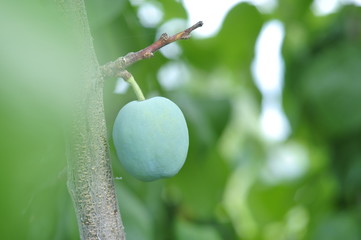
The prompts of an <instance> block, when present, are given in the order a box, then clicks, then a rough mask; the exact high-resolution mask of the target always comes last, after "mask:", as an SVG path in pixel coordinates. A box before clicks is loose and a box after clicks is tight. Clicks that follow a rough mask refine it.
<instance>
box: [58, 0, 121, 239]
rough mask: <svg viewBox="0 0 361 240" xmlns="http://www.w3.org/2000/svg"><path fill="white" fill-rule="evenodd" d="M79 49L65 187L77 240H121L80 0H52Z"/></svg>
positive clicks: (95, 69) (99, 90)
mask: <svg viewBox="0 0 361 240" xmlns="http://www.w3.org/2000/svg"><path fill="white" fill-rule="evenodd" d="M57 3H58V5H59V6H60V7H61V8H62V10H63V11H64V12H65V16H66V17H67V19H68V21H69V24H70V25H71V28H72V31H73V33H74V35H75V36H76V41H77V43H78V45H79V49H78V50H79V54H80V60H81V62H80V64H79V73H80V74H79V83H80V84H78V83H77V84H76V85H77V86H79V87H78V88H77V89H76V91H75V92H76V95H77V97H76V99H77V101H76V102H75V103H74V104H75V106H74V109H75V113H74V116H73V120H72V134H71V137H70V141H69V146H68V188H69V192H70V194H71V196H72V199H73V202H74V207H75V211H76V215H77V221H78V225H79V232H80V237H81V239H102V240H104V239H107V240H110V239H125V234H124V228H123V224H122V221H121V218H120V212H119V207H118V201H117V197H116V192H115V187H114V180H113V174H112V169H111V160H110V157H109V146H108V141H107V131H106V124H105V115H104V106H103V78H102V75H101V72H100V67H99V63H98V61H97V58H96V54H95V51H94V47H93V43H92V37H91V33H90V28H89V24H88V20H87V15H86V10H85V5H84V2H83V0H65V1H58V2H57Z"/></svg>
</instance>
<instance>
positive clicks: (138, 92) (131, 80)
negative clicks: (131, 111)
mask: <svg viewBox="0 0 361 240" xmlns="http://www.w3.org/2000/svg"><path fill="white" fill-rule="evenodd" d="M126 81H127V82H128V83H129V84H130V85H131V86H132V88H133V91H134V92H135V95H136V96H137V98H138V101H144V100H145V97H144V95H143V92H142V90H141V89H140V87H139V85H138V83H137V82H136V81H135V79H134V77H133V75H130V77H129V78H128V79H126Z"/></svg>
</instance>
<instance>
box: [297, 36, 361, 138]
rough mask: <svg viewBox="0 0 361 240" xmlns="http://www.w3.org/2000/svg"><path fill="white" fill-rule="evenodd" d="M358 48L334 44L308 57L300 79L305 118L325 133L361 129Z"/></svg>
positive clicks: (329, 134)
mask: <svg viewBox="0 0 361 240" xmlns="http://www.w3.org/2000/svg"><path fill="white" fill-rule="evenodd" d="M360 65H361V48H359V47H357V46H354V45H351V44H349V43H347V42H344V43H340V44H337V45H335V46H333V47H332V48H328V49H326V50H325V51H323V52H322V53H320V54H318V55H316V56H315V57H314V58H313V59H310V62H309V64H308V65H307V67H306V69H305V70H304V72H303V74H302V76H301V79H300V85H301V86H300V91H301V93H302V97H303V99H304V101H305V103H306V104H305V105H306V107H307V110H308V120H309V121H310V122H311V124H312V123H314V124H315V127H316V129H318V130H319V131H320V132H321V133H323V134H326V135H328V136H342V135H347V134H350V133H352V132H355V131H357V130H360V129H361V112H360V111H358V110H357V109H361V94H360V89H361V81H360V75H361V69H360V67H359V66H360Z"/></svg>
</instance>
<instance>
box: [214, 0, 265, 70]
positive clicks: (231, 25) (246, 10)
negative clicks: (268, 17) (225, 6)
mask: <svg viewBox="0 0 361 240" xmlns="http://www.w3.org/2000/svg"><path fill="white" fill-rule="evenodd" d="M262 24H263V18H262V15H261V14H260V13H259V11H258V10H257V8H256V7H255V6H253V5H250V4H248V3H240V4H238V5H236V6H235V7H233V8H232V9H231V11H230V12H229V13H228V14H227V16H226V19H225V20H224V23H223V25H222V29H221V31H220V32H219V33H218V35H217V36H216V38H215V42H216V43H215V46H214V48H213V50H217V51H218V52H219V55H220V59H217V60H218V61H219V63H221V64H224V65H226V66H228V67H230V68H231V69H235V68H237V69H239V68H242V67H244V68H249V65H250V63H251V61H252V60H253V57H254V47H255V43H256V40H257V37H258V34H259V32H260V30H261V28H262Z"/></svg>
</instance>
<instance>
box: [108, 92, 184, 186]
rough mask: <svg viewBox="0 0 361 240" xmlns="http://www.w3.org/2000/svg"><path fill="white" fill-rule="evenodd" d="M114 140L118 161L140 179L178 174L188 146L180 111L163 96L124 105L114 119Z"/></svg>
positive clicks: (151, 179)
mask: <svg viewBox="0 0 361 240" xmlns="http://www.w3.org/2000/svg"><path fill="white" fill-rule="evenodd" d="M113 139H114V145H115V149H116V152H117V155H118V158H119V160H120V162H121V164H122V165H123V166H124V168H125V169H126V170H127V171H128V172H129V173H130V174H131V175H133V176H134V177H136V178H138V179H140V180H143V181H153V180H157V179H159V178H168V177H172V176H174V175H175V174H177V173H178V171H179V170H180V169H181V168H182V166H183V164H184V162H185V160H186V157H187V152H188V145H189V137H188V128H187V123H186V121H185V118H184V116H183V113H182V111H181V110H180V109H179V107H178V106H177V105H176V104H175V103H173V102H172V101H170V100H169V99H167V98H164V97H154V98H150V99H147V100H143V101H132V102H130V103H128V104H126V105H125V106H124V107H123V108H122V109H121V110H120V111H119V113H118V116H117V117H116V119H115V123H114V128H113Z"/></svg>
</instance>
